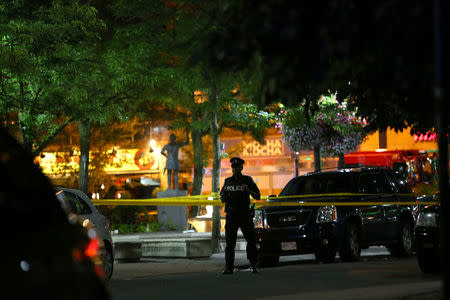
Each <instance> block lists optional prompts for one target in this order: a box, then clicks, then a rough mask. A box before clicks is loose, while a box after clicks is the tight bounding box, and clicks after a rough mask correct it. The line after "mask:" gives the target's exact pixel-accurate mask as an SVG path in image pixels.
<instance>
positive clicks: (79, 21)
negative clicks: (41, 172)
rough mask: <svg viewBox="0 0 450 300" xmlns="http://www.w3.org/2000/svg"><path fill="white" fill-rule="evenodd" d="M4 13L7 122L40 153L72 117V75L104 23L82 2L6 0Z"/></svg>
mask: <svg viewBox="0 0 450 300" xmlns="http://www.w3.org/2000/svg"><path fill="white" fill-rule="evenodd" d="M0 12H1V17H0V32H1V35H0V100H1V101H0V112H1V115H2V123H3V124H4V125H5V126H6V127H8V128H9V129H10V130H11V131H15V132H17V135H18V136H19V138H20V139H21V140H22V143H23V145H24V147H25V148H26V149H27V150H28V151H29V152H31V153H32V155H33V156H36V155H38V154H39V153H40V152H41V151H42V150H43V149H44V148H45V147H46V146H47V145H48V144H49V143H50V142H51V141H52V139H53V138H54V137H55V136H56V135H57V134H58V133H59V132H60V131H61V130H62V129H63V128H64V127H65V126H67V124H69V123H70V122H71V121H72V120H73V118H72V117H71V115H70V113H68V112H69V111H70V108H71V103H70V102H71V97H72V96H73V95H74V93H75V92H76V88H74V87H73V84H72V80H73V78H75V77H77V72H76V70H77V69H78V68H81V67H82V66H83V65H84V61H85V60H86V59H87V56H86V54H87V52H86V51H85V50H84V49H85V47H86V46H87V45H88V44H89V43H92V42H95V41H96V40H97V39H98V35H99V33H100V32H101V30H102V29H103V27H104V24H103V23H102V22H101V20H99V19H98V18H97V16H96V11H95V10H94V9H92V7H89V6H86V5H83V4H80V3H77V2H76V3H63V2H59V1H56V2H52V1H39V2H38V1H22V2H15V1H6V2H5V3H4V4H1V5H0Z"/></svg>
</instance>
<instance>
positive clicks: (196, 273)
mask: <svg viewBox="0 0 450 300" xmlns="http://www.w3.org/2000/svg"><path fill="white" fill-rule="evenodd" d="M223 262H224V257H223V253H219V254H214V255H213V256H212V257H211V258H209V259H146V260H144V261H141V262H140V263H120V264H116V265H115V273H114V275H113V278H112V280H111V288H112V293H113V297H114V298H113V299H115V300H122V299H127V300H129V299H130V300H131V299H440V292H439V290H440V287H441V279H440V277H439V276H438V275H424V274H422V273H421V272H420V270H419V268H418V266H417V262H416V258H415V257H411V258H407V259H396V258H391V257H390V256H389V255H388V254H387V252H386V251H385V249H384V248H381V247H378V248H371V249H370V250H369V251H365V252H364V256H363V259H362V260H361V261H360V262H355V263H340V262H339V260H338V262H337V263H334V264H318V263H316V262H315V261H314V259H313V256H312V255H301V256H290V257H282V258H281V262H280V265H279V266H277V267H273V268H264V269H260V273H258V274H252V273H250V272H249V271H248V269H247V267H248V263H247V261H246V258H245V253H244V252H238V253H237V259H236V265H237V266H238V268H237V269H236V272H235V273H234V274H233V275H227V276H225V275H222V274H221V271H222V268H223ZM406 296H407V298H405V297H406Z"/></svg>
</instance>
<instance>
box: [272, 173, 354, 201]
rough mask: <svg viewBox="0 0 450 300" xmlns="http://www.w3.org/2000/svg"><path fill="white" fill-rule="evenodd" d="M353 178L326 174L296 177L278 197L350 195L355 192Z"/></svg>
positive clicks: (348, 175)
mask: <svg viewBox="0 0 450 300" xmlns="http://www.w3.org/2000/svg"><path fill="white" fill-rule="evenodd" d="M354 177H355V176H354V174H352V173H326V174H314V175H308V176H302V177H297V178H294V179H292V180H291V181H290V182H289V183H288V184H287V185H286V187H285V188H284V189H283V190H282V191H281V193H280V196H291V195H306V194H328V193H352V192H354V191H355V184H354Z"/></svg>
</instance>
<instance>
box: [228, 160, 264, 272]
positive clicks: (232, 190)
mask: <svg viewBox="0 0 450 300" xmlns="http://www.w3.org/2000/svg"><path fill="white" fill-rule="evenodd" d="M230 162H231V166H232V167H236V166H237V167H242V165H243V164H244V162H245V161H244V160H243V159H241V158H238V157H233V158H232V159H231V160H230ZM243 184H246V185H247V186H248V190H245V188H244V186H243ZM250 195H251V196H252V197H253V198H254V199H257V200H259V199H260V197H261V196H260V192H259V189H258V187H257V186H256V184H255V182H254V181H253V179H252V178H251V177H250V176H245V175H242V174H241V173H240V172H239V174H237V175H233V176H232V177H228V178H227V179H225V183H224V185H223V187H222V190H221V191H220V199H221V200H222V202H225V212H226V214H227V215H226V224H225V239H226V248H225V264H226V266H225V271H224V274H231V273H232V272H233V268H234V249H235V246H236V238H237V231H238V229H239V227H240V228H241V231H242V233H243V235H244V238H245V239H246V241H247V258H248V260H249V261H250V264H251V269H252V272H257V271H256V268H255V266H256V262H257V254H256V238H255V229H254V225H253V214H252V209H251V208H250Z"/></svg>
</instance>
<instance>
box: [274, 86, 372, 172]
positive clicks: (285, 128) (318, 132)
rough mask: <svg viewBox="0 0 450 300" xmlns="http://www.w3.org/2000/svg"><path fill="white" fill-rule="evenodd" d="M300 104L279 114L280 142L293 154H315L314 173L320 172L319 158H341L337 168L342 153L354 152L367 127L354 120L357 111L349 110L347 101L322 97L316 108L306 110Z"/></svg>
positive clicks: (331, 96) (332, 96)
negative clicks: (281, 135)
mask: <svg viewBox="0 0 450 300" xmlns="http://www.w3.org/2000/svg"><path fill="white" fill-rule="evenodd" d="M305 104H306V103H305V101H303V102H302V103H301V104H300V105H298V106H297V107H293V108H284V106H283V105H282V104H280V107H281V110H280V112H279V113H278V118H279V122H280V123H279V124H278V126H279V127H281V128H282V133H283V139H284V140H285V141H286V143H287V144H288V145H289V147H290V148H291V150H292V151H294V152H298V151H301V150H314V170H315V171H320V170H321V163H320V162H321V156H322V153H323V154H324V155H325V156H338V157H340V164H339V165H340V167H343V162H342V158H343V155H344V154H345V153H348V152H351V151H355V150H356V149H357V148H358V146H359V145H360V144H361V143H362V141H363V139H364V137H365V135H366V133H367V132H366V131H365V129H364V128H365V127H366V126H367V125H368V124H367V121H366V120H365V119H363V118H361V117H358V116H357V111H358V109H357V108H356V107H355V108H353V109H352V108H350V107H348V106H349V104H348V102H347V100H344V101H342V102H339V101H338V100H337V99H336V94H330V95H324V96H321V97H320V99H319V101H317V105H314V106H313V107H311V108H308V107H307V106H306V105H305Z"/></svg>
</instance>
